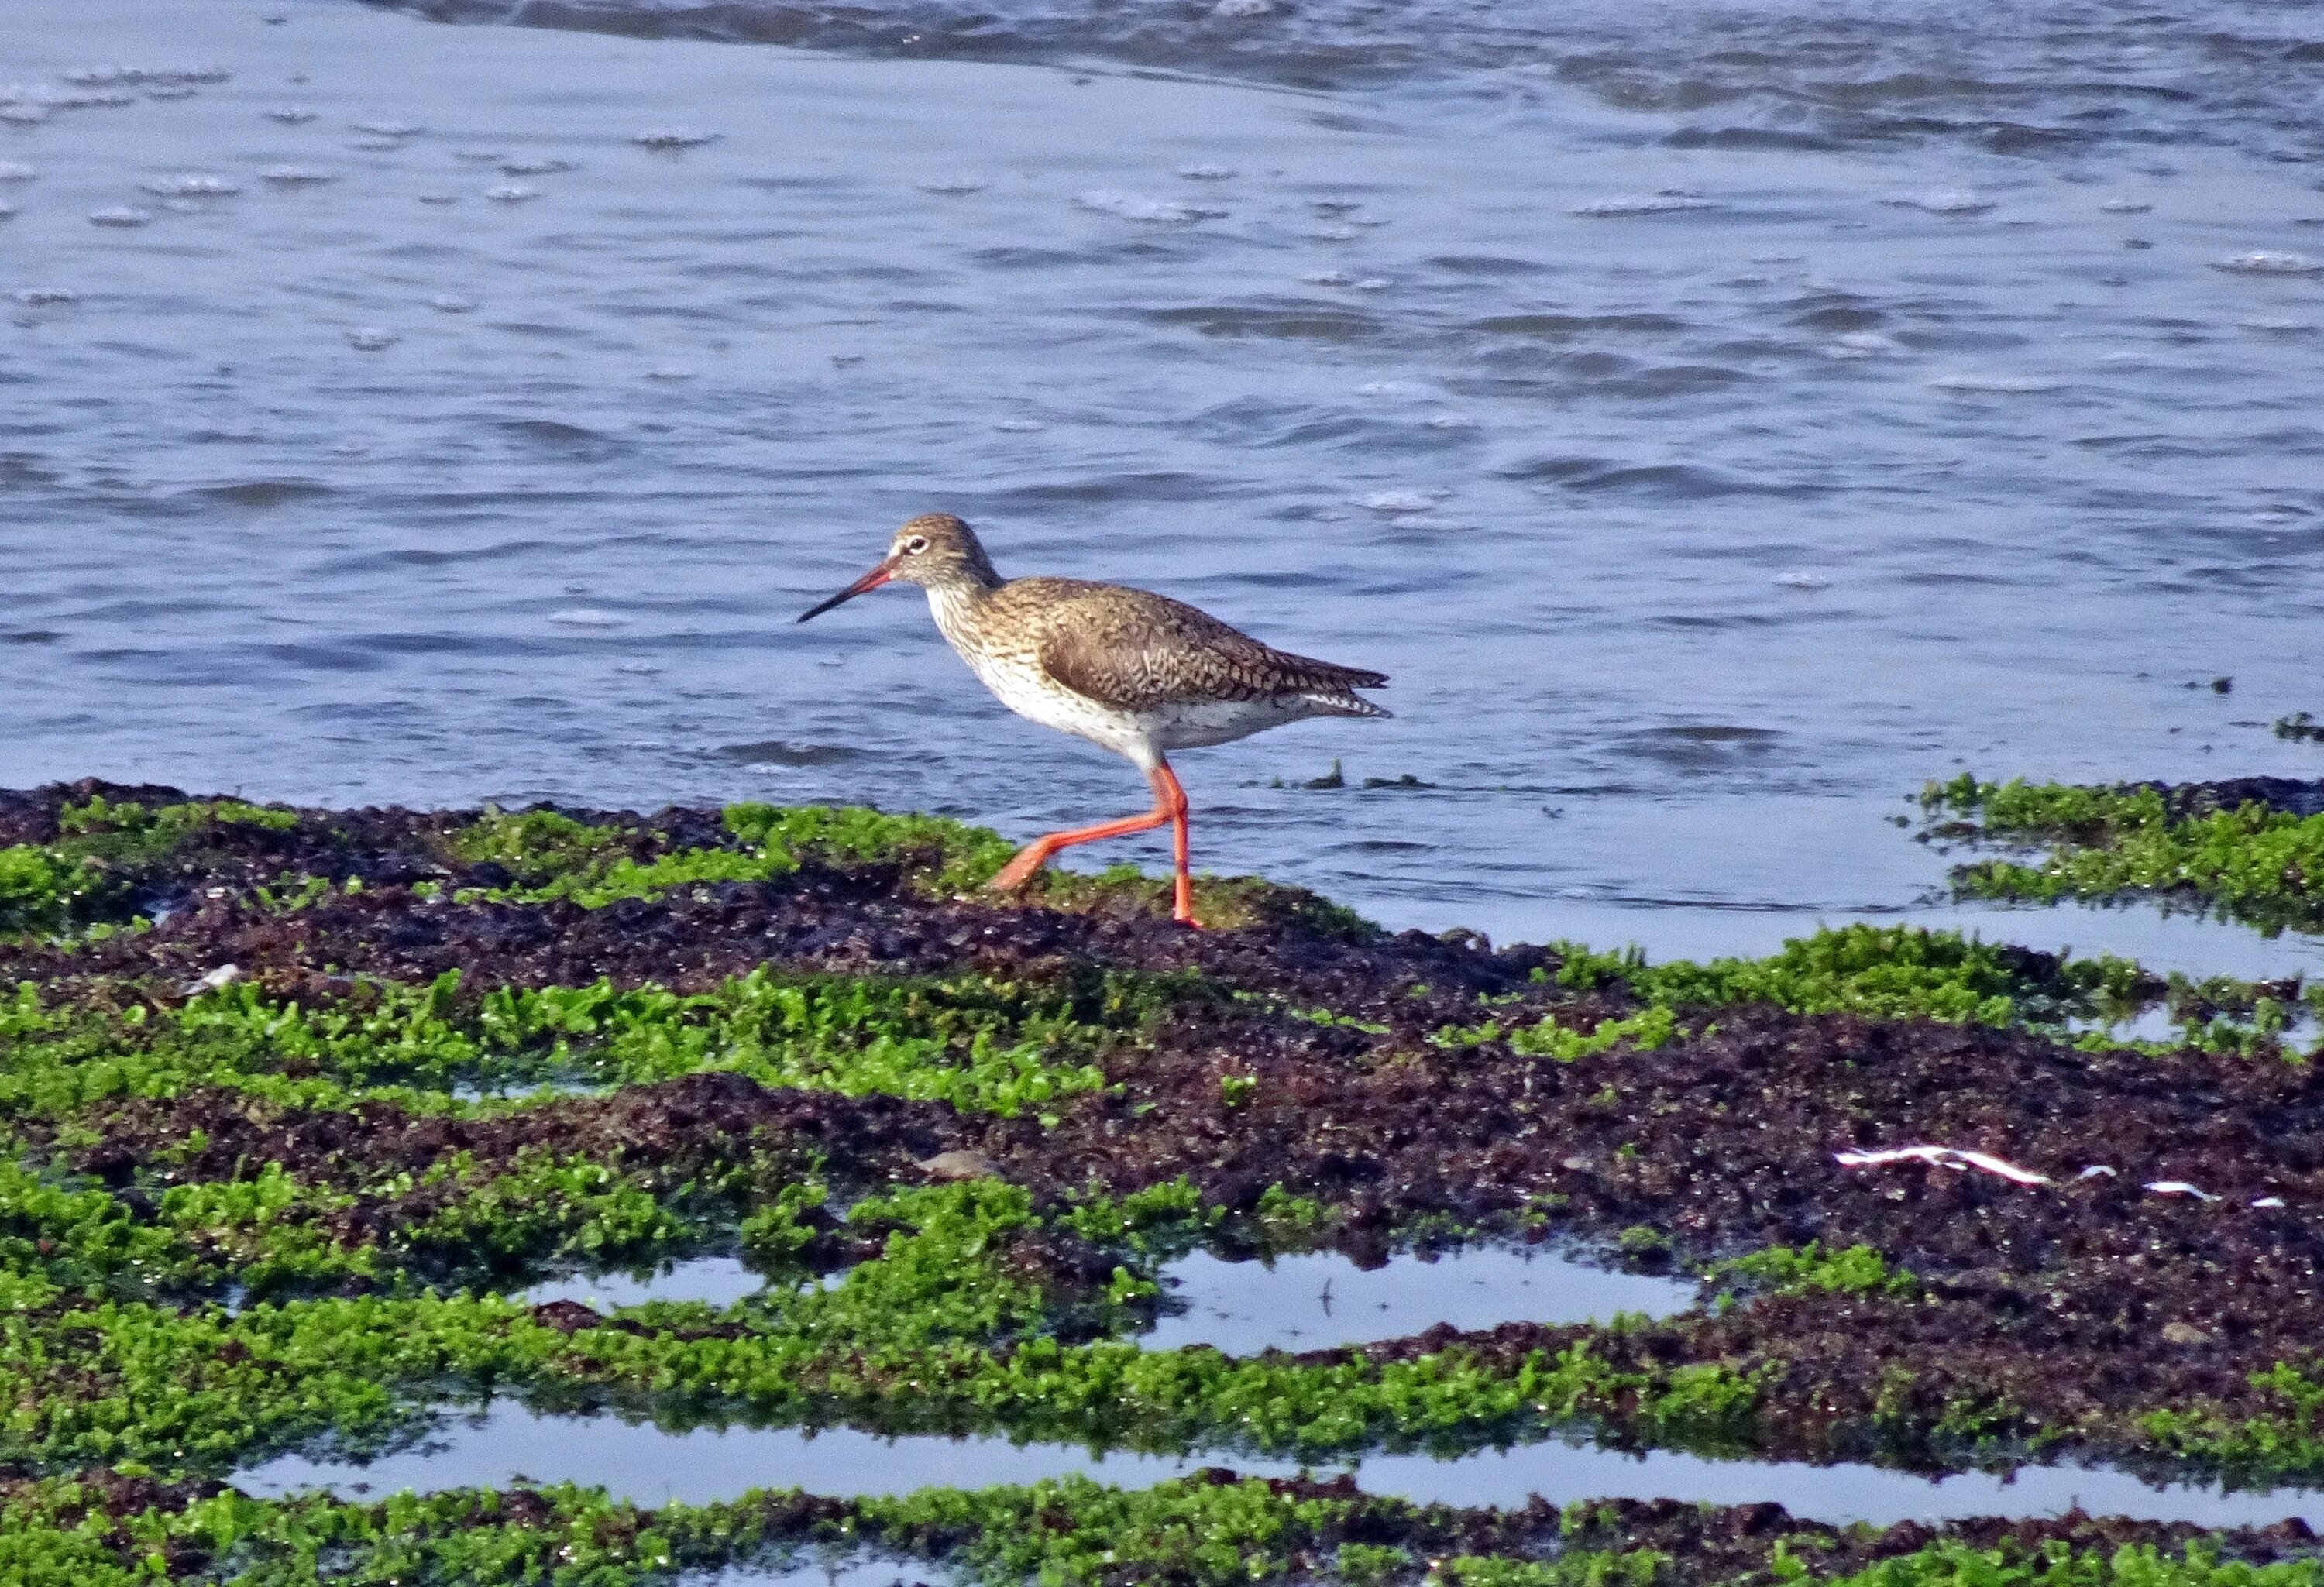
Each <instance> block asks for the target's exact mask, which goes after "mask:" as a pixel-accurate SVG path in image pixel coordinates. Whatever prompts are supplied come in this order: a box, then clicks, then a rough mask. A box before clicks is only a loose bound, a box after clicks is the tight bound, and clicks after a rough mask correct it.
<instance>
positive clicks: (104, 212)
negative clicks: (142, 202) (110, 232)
mask: <svg viewBox="0 0 2324 1587" xmlns="http://www.w3.org/2000/svg"><path fill="white" fill-rule="evenodd" d="M152 219H153V215H152V211H151V210H147V209H132V208H129V206H127V205H126V204H116V205H114V206H113V207H111V208H106V209H92V210H90V211H89V212H88V223H89V225H91V226H124V227H127V226H147V225H150V224H152Z"/></svg>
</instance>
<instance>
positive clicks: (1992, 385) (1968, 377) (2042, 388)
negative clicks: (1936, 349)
mask: <svg viewBox="0 0 2324 1587" xmlns="http://www.w3.org/2000/svg"><path fill="white" fill-rule="evenodd" d="M1929 383H1930V384H1931V385H1932V386H1934V387H1935V388H1936V389H1937V390H1939V391H1941V392H2004V393H2019V394H2024V393H2031V392H2054V391H2056V390H2057V389H2058V388H2059V387H2060V386H2061V385H2062V384H2064V382H2062V381H2057V380H2051V379H2049V378H2047V377H2045V376H2043V375H2039V374H1987V373H1983V372H1980V371H1977V370H1964V371H1960V372H1957V373H1955V374H1940V375H1934V376H1932V377H1931V378H1930V381H1929Z"/></svg>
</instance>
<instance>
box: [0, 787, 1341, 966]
mask: <svg viewBox="0 0 2324 1587" xmlns="http://www.w3.org/2000/svg"><path fill="white" fill-rule="evenodd" d="M721 823H722V825H723V826H724V829H725V834H726V838H727V843H726V844H725V845H723V846H703V845H696V846H692V847H687V848H677V849H672V848H669V847H668V846H667V838H666V835H663V834H661V833H659V832H656V831H653V830H651V829H650V828H647V827H637V828H632V827H625V826H607V825H603V824H590V823H586V822H582V821H579V820H576V819H575V818H574V817H569V816H566V815H564V814H562V813H560V812H558V811H554V810H545V809H542V810H527V811H521V812H516V813H504V812H502V811H499V810H487V811H486V812H485V813H484V815H483V816H482V817H478V818H477V819H476V820H475V822H473V823H471V824H470V825H469V826H466V827H464V828H463V829H461V830H460V831H459V832H457V833H456V834H454V835H453V837H452V840H451V847H452V849H453V851H454V853H456V854H457V857H458V858H459V859H461V860H462V861H464V862H466V863H468V864H471V865H482V864H486V863H490V864H492V865H494V866H497V867H499V868H500V870H501V871H503V872H506V873H507V874H508V875H509V876H510V878H511V881H510V882H509V884H508V885H505V886H496V887H471V888H467V889H465V890H463V891H462V893H461V895H460V896H463V897H471V898H493V899H499V900H504V901H512V902H524V903H546V902H550V901H553V900H570V901H571V902H574V903H576V904H579V905H581V906H582V907H583V908H585V909H602V908H604V907H605V906H606V905H608V904H612V903H616V902H619V901H621V900H626V899H654V898H661V897H664V896H666V895H668V894H669V893H671V892H673V891H676V890H680V889H683V888H687V887H693V886H696V885H702V884H715V883H720V882H762V881H772V880H774V879H776V878H778V877H780V876H784V875H788V874H789V873H791V872H797V871H798V870H799V869H800V868H801V867H802V866H805V865H809V864H820V865H827V866H833V867H837V868H841V869H845V868H848V867H851V866H859V865H863V864H897V865H899V866H901V867H902V868H903V869H904V872H905V873H906V876H907V879H908V882H909V884H910V886H911V887H912V889H913V890H915V891H916V892H917V893H918V894H919V895H920V896H921V897H924V898H927V899H932V900H935V899H946V898H952V897H955V896H958V895H961V894H964V893H969V892H973V891H974V890H978V889H980V888H982V887H983V885H984V884H985V883H986V882H988V881H991V880H992V878H993V876H994V875H995V874H997V873H998V872H1000V870H1001V867H1002V866H1004V865H1006V864H1007V863H1009V861H1010V859H1011V858H1012V857H1013V856H1014V855H1015V853H1017V845H1016V844H1013V843H1011V842H1010V840H1009V839H1007V838H1004V837H1002V836H1001V835H1000V834H999V833H997V832H994V831H992V830H991V829H990V828H988V827H982V826H968V825H967V824H965V823H964V822H959V821H954V820H953V819H951V818H949V817H940V816H919V815H891V814H889V813H887V812H885V811H880V810H873V809H868V808H865V807H860V806H825V805H791V806H777V805H766V804H754V803H745V804H737V805H730V806H728V807H726V808H725V809H724V811H723V812H722V813H721ZM641 850H642V851H643V852H642V853H641V852H639V851H641ZM5 885H6V881H5V871H0V888H5ZM1195 886H1196V897H1197V899H1198V900H1199V905H1200V908H1201V910H1202V913H1203V918H1205V919H1206V920H1207V921H1208V922H1209V923H1210V924H1211V925H1213V927H1228V928H1231V927H1238V926H1244V925H1250V924H1252V923H1254V922H1257V921H1260V920H1276V921H1281V922H1285V923H1296V924H1298V925H1301V926H1304V927H1306V928H1307V929H1310V930H1313V931H1315V932H1317V933H1318V934H1320V935H1325V936H1331V937H1340V938H1342V939H1345V940H1351V941H1356V940H1363V939H1366V938H1369V937H1376V936H1377V935H1378V934H1379V928H1378V927H1375V926H1373V925H1372V924H1371V923H1370V922H1369V921H1368V920H1365V919H1364V918H1362V917H1361V916H1360V915H1357V914H1356V913H1355V912H1354V911H1352V910H1351V909H1344V908H1342V907H1341V906H1339V905H1337V904H1333V903H1332V902H1331V901H1330V900H1325V899H1322V898H1318V897H1316V896H1315V895H1314V894H1313V893H1310V892H1307V891H1305V890H1301V889H1297V888H1286V887H1279V886H1277V885H1276V884H1274V883H1271V882H1268V881H1263V880H1261V879H1259V878H1258V877H1212V876H1203V877H1202V878H1200V879H1199V880H1198V881H1197V882H1196V884H1195ZM1019 896H1020V897H1022V898H1023V899H1024V900H1027V901H1028V902H1031V903H1037V904H1040V905H1043V906H1046V907H1048V908H1051V909H1072V910H1080V911H1089V912H1102V911H1106V910H1111V909H1132V910H1136V911H1139V912H1154V911H1167V909H1168V908H1169V907H1170V892H1169V883H1168V882H1167V881H1157V880H1156V879H1154V878H1150V877H1148V876H1147V875H1145V874H1144V873H1143V872H1140V871H1139V870H1138V869H1137V868H1136V867H1135V866H1130V865H1116V866H1112V867H1110V868H1108V869H1107V870H1105V871H1103V872H1098V873H1096V874H1094V875H1090V874H1084V873H1081V872H1068V871H1056V870H1050V871H1044V872H1040V873H1039V874H1038V875H1037V876H1036V877H1034V878H1033V880H1032V881H1031V882H1030V883H1029V884H1028V886H1027V887H1026V888H1025V889H1023V890H1022V891H1021V893H1020V894H1019ZM0 897H5V893H0Z"/></svg>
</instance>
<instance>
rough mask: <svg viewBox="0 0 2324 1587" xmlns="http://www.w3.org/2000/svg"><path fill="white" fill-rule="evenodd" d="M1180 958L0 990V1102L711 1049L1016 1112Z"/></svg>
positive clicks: (320, 1084) (615, 1059) (481, 1086)
mask: <svg viewBox="0 0 2324 1587" xmlns="http://www.w3.org/2000/svg"><path fill="white" fill-rule="evenodd" d="M1199 992H1200V989H1199V987H1198V986H1196V985H1195V984H1194V983H1191V982H1189V981H1187V980H1186V979H1185V978H1184V977H1152V976H1139V975H1134V974H1110V973H1092V974H1088V975H1083V976H1078V977H1073V976H1069V977H1066V978H1065V979H1063V980H1061V981H1059V982H1056V983H1052V984H1034V983H1021V982H1010V981H999V980H994V979H992V978H990V977H981V976H973V975H970V976H953V977H936V976H921V977H897V978H892V979H891V978H884V977H850V976H832V975H820V976H818V975H791V976H787V975H781V974H778V973H773V972H770V971H767V970H764V969H761V970H754V971H752V972H751V973H748V974H744V975H740V976H733V977H729V978H727V979H725V980H724V981H723V982H721V983H718V984H717V985H716V986H715V987H714V988H712V989H711V990H709V991H707V992H699V993H693V994H680V993H677V992H669V991H666V990H663V989H661V988H659V987H653V986H644V987H632V988H616V987H615V986H614V985H613V983H611V982H610V981H600V982H598V983H594V984H592V985H588V986H581V987H554V986H551V987H537V988H522V987H505V986H503V987H493V988H491V989H490V990H488V991H486V992H482V993H480V994H478V995H476V996H474V997H463V995H462V988H461V980H460V977H459V975H458V973H457V972H452V973H447V974H445V975H443V976H441V977H438V979H437V980H436V981H435V982H434V983H430V984H429V985H427V986H424V987H413V986H404V985H399V984H397V983H387V982H379V981H366V982H361V983H351V984H350V985H349V986H348V987H347V989H346V991H345V992H343V993H341V994H340V995H338V996H336V997H334V998H332V999H330V1000H327V1001H299V1000H296V999H286V998H281V997H279V996H276V995H274V994H272V993H270V992H267V991H265V990H264V989H263V988H262V987H259V986H256V985H254V984H251V983H239V984H230V985H227V986H224V987H220V988H217V989H215V990H213V991H210V992H204V993H202V994H200V995H198V996H196V997H193V998H191V999H189V1000H187V1001H185V1002H183V1003H182V1004H181V1005H180V1006H178V1007H175V1008H170V1007H166V1006H156V1005H154V1004H152V1003H149V1002H147V1001H143V998H142V997H141V995H140V992H139V991H138V989H136V988H133V987H119V988H97V989H84V990H83V991H82V992H81V994H80V995H79V996H78V998H77V999H75V1000H73V1001H51V1000H49V999H46V998H44V997H43V996H42V992H41V989H40V988H39V987H37V986H35V985H34V984H32V983H21V984H20V985H19V986H18V987H17V988H16V989H15V991H14V996H13V997H11V998H7V999H5V1000H0V1040H5V1041H6V1042H7V1043H8V1044H9V1048H8V1050H9V1062H8V1064H7V1065H6V1066H5V1069H0V1120H6V1119H17V1120H23V1119H44V1120H51V1121H54V1120H61V1119H65V1118H69V1117H70V1116H71V1115H73V1114H75V1113H77V1112H83V1111H86V1110H88V1109H89V1108H91V1107H92V1106H94V1105H96V1104H97V1103H102V1102H105V1101H106V1100H108V1099H115V1098H124V1097H148V1098H160V1097H169V1096H175V1095H179V1094H181V1093H185V1092H187V1091H189V1090H191V1089H193V1088H195V1087H197V1086H215V1085H224V1086H230V1087H233V1088H235V1089H236V1090H239V1091H243V1092H246V1093H250V1094H251V1095H253V1096H256V1097H263V1098H264V1099H265V1100H267V1101H269V1102H272V1103H277V1104H279V1105H281V1106H285V1107H306V1108H320V1107H338V1108H344V1107H346V1106H349V1105H351V1104H352V1103H355V1102H356V1101H359V1100H362V1099H364V1098H372V1097H383V1096H386V1097H392V1098H393V1099H395V1100H397V1101H399V1102H401V1103H408V1104H410V1105H412V1106H413V1107H415V1108H418V1109H421V1110H427V1109H429V1107H430V1106H431V1098H432V1106H433V1107H434V1108H436V1109H442V1108H445V1107H447V1106H449V1105H450V1099H449V1098H448V1096H446V1095H444V1094H443V1093H447V1091H448V1090H449V1088H451V1087H454V1086H465V1087H470V1088H475V1089H478V1090H503V1089H511V1088H517V1087H522V1086H526V1085H537V1084H590V1085H632V1084H650V1083H651V1082H654V1081H657V1080H665V1079H669V1078H672V1077H675V1076H678V1075H691V1074H698V1073H705V1072H711V1071H727V1072H732V1073H735V1074H741V1075H749V1076H750V1077H752V1079H755V1080H757V1081H759V1082H760V1083H761V1084H766V1085H769V1086H790V1087H798V1088H802V1089H811V1090H828V1091H836V1092H839V1093H843V1094H846V1095H861V1094H864V1093H873V1092H877V1093H885V1094H890V1095H897V1096H906V1097H911V1098H914V1099H918V1100H940V1101H944V1102H947V1103H952V1104H954V1106H956V1107H959V1108H961V1109H963V1110H964V1111H969V1112H996V1113H1001V1114H1004V1115H1014V1114H1016V1113H1018V1112H1023V1111H1025V1110H1027V1109H1038V1108H1041V1107H1043V1106H1046V1105H1047V1104H1051V1103H1055V1102H1056V1101H1058V1100H1060V1099H1062V1098H1065V1097H1068V1096H1072V1095H1074V1094H1077V1093H1084V1092H1089V1091H1093V1090H1098V1089H1101V1088H1102V1087H1103V1086H1104V1085H1105V1084H1106V1079H1105V1075H1104V1073H1103V1071H1102V1068H1101V1067H1100V1066H1099V1060H1100V1059H1101V1058H1102V1056H1103V1055H1104V1054H1105V1052H1107V1051H1108V1050H1109V1049H1110V1048H1111V1047H1113V1046H1115V1045H1117V1044H1118V1043H1119V1042H1120V1040H1122V1039H1123V1038H1125V1037H1126V1036H1128V1035H1130V1034H1131V1033H1133V1032H1135V1031H1136V1030H1138V1029H1139V1028H1140V1027H1142V1026H1143V1025H1144V1024H1145V1023H1146V1022H1147V1021H1148V1020H1151V1019H1153V1018H1155V1017H1157V1015H1158V1014H1159V1013H1160V1012H1161V1011H1162V1010H1165V1009H1166V1008H1167V1007H1168V1006H1169V1004H1170V1003H1171V1002H1172V1001H1174V1000H1175V999H1176V998H1179V997H1181V996H1185V995H1196V994H1199Z"/></svg>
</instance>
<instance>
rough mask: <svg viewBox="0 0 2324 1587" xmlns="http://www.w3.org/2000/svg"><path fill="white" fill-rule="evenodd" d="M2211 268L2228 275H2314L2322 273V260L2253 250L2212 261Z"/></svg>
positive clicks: (2292, 254)
mask: <svg viewBox="0 0 2324 1587" xmlns="http://www.w3.org/2000/svg"><path fill="white" fill-rule="evenodd" d="M2211 268H2212V269H2213V270H2224V271H2226V272H2227V273H2228V274H2230V275H2315V274H2317V273H2318V272H2324V260H2319V259H2314V258H2310V256H2309V255H2308V254H2295V253H2292V251H2290V250H2289V249H2281V250H2279V249H2273V248H2254V249H2252V250H2251V251H2250V252H2249V253H2247V254H2228V255H2227V257H2226V258H2225V259H2214V260H2213V261H2211Z"/></svg>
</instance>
